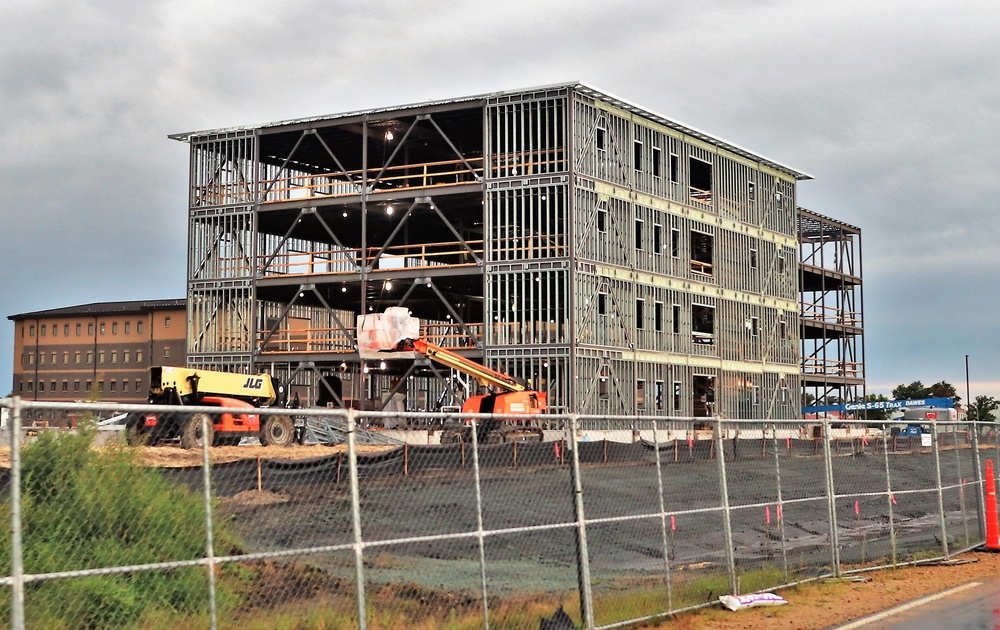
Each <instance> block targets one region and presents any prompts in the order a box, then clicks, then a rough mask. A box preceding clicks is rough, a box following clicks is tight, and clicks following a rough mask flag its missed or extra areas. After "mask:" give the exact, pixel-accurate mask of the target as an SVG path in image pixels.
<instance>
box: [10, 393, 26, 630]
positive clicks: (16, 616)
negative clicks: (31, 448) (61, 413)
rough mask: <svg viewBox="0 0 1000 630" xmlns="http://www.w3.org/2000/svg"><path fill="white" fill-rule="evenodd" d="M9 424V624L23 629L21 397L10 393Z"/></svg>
mask: <svg viewBox="0 0 1000 630" xmlns="http://www.w3.org/2000/svg"><path fill="white" fill-rule="evenodd" d="M10 416H11V426H10V503H11V506H10V564H11V567H10V577H11V586H12V588H11V608H10V627H11V628H12V629H13V630H24V548H23V544H24V541H23V538H22V537H21V533H22V532H21V397H20V396H14V406H13V408H12V409H11V413H10Z"/></svg>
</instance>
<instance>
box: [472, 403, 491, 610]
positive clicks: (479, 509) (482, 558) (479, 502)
mask: <svg viewBox="0 0 1000 630" xmlns="http://www.w3.org/2000/svg"><path fill="white" fill-rule="evenodd" d="M471 426H472V431H471V434H472V476H473V479H474V480H475V484H476V543H477V544H478V546H479V580H480V584H481V586H482V589H483V628H484V630H490V605H489V601H490V598H489V592H488V591H487V588H486V544H485V541H484V536H483V489H482V485H481V483H480V479H479V426H478V422H477V421H476V420H473V421H472V425H471Z"/></svg>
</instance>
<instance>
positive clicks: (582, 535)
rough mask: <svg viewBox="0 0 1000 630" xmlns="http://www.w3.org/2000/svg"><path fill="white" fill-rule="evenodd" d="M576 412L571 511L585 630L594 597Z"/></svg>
mask: <svg viewBox="0 0 1000 630" xmlns="http://www.w3.org/2000/svg"><path fill="white" fill-rule="evenodd" d="M578 417H579V416H577V414H575V413H574V414H571V415H570V417H569V436H570V438H569V439H570V445H571V447H572V449H573V459H572V462H571V464H572V466H571V468H570V470H571V472H572V476H573V512H574V516H575V517H576V569H577V583H578V588H579V589H580V617H581V623H582V624H583V627H584V628H587V630H593V628H594V597H593V593H592V592H591V589H590V551H589V550H588V548H587V521H586V518H585V517H584V512H583V484H582V483H581V481H580V450H579V442H578V441H577V439H576V427H577V419H578Z"/></svg>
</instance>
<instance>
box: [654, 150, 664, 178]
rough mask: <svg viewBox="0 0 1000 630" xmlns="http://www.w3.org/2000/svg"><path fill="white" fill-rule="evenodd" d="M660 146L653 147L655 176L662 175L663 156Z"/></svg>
mask: <svg viewBox="0 0 1000 630" xmlns="http://www.w3.org/2000/svg"><path fill="white" fill-rule="evenodd" d="M661 153H663V152H662V151H660V147H653V177H659V176H660V160H661V159H662V158H661V155H660V154H661Z"/></svg>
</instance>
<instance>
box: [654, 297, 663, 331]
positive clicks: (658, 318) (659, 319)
mask: <svg viewBox="0 0 1000 630" xmlns="http://www.w3.org/2000/svg"><path fill="white" fill-rule="evenodd" d="M653 320H654V321H653V326H654V327H655V328H656V332H663V302H656V303H654V304H653Z"/></svg>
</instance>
